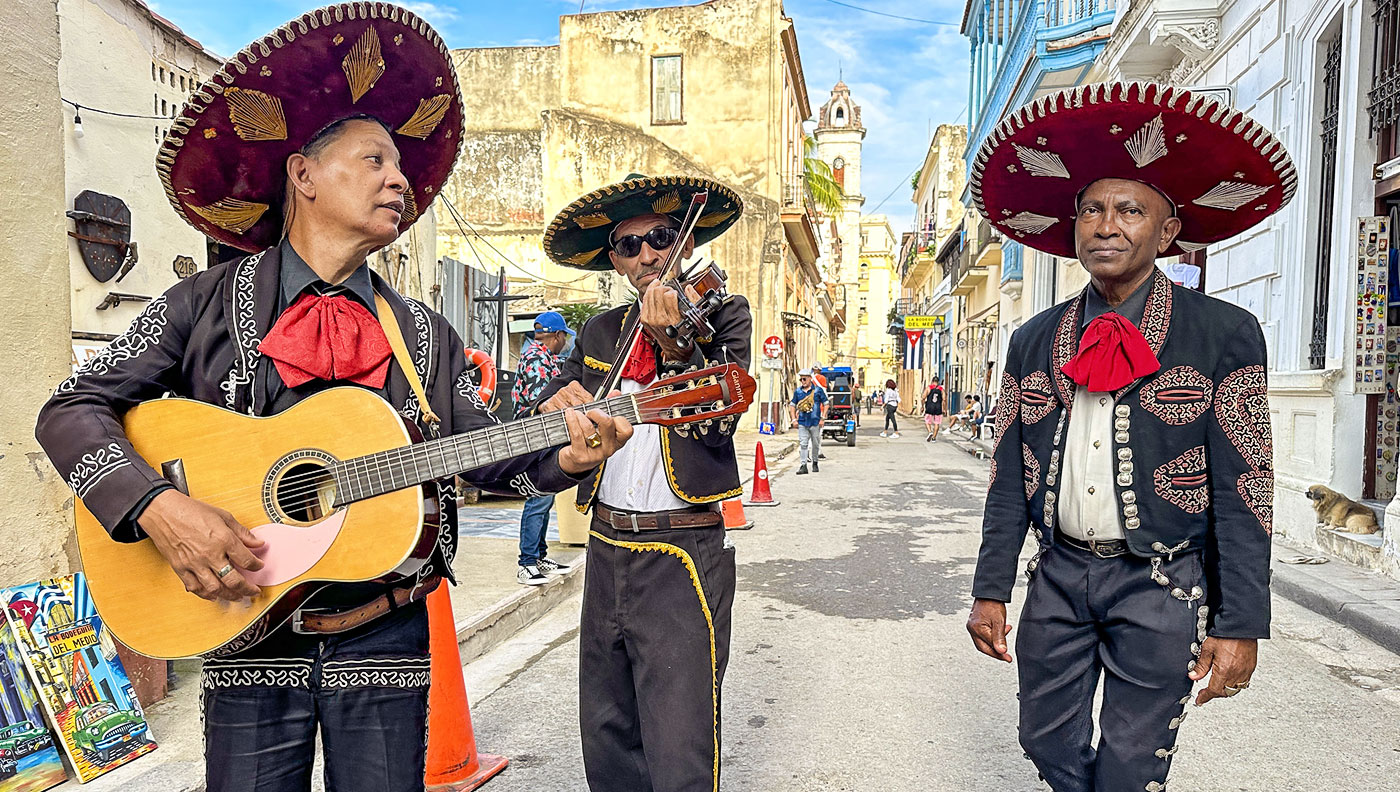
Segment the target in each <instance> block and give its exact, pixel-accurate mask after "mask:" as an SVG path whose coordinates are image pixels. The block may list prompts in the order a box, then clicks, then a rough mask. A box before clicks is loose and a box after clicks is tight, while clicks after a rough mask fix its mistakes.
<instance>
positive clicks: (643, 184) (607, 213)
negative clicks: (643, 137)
mask: <svg viewBox="0 0 1400 792" xmlns="http://www.w3.org/2000/svg"><path fill="white" fill-rule="evenodd" d="M704 190H708V191H709V192H710V198H709V201H708V202H707V203H706V204H705V211H704V212H703V213H702V214H701V215H700V219H699V220H698V221H696V224H695V244H697V245H703V244H705V243H706V242H709V241H710V240H712V239H714V238H715V237H717V236H719V235H720V234H723V233H724V232H725V230H726V229H728V228H729V227H730V226H732V225H734V223H735V221H737V220H738V219H739V215H740V214H742V213H743V211H744V202H743V201H742V200H740V198H739V195H738V194H737V193H735V192H734V191H733V190H731V189H729V188H728V187H726V186H724V185H723V184H720V183H719V182H717V181H714V180H712V179H706V178H703V177H700V176H643V175H641V174H639V173H633V174H631V175H629V176H628V177H627V178H626V179H624V180H623V181H621V182H618V183H617V184H609V185H608V186H606V187H600V188H598V189H596V190H594V191H593V192H591V193H588V194H587V195H585V196H583V197H582V198H579V199H578V200H576V201H574V202H573V203H571V204H569V205H568V206H566V207H564V210H563V211H561V212H560V213H559V214H558V215H557V216H555V218H554V221H553V222H551V223H550V224H549V227H548V228H546V229H545V231H544V252H545V255H547V256H549V257H550V259H552V260H553V261H555V262H557V263H559V264H562V265H564V266H566V267H573V268H575V269H584V270H610V269H612V261H611V260H609V259H608V238H609V235H611V234H612V232H613V229H614V228H616V227H617V224H618V223H621V222H622V221H624V220H627V219H628V218H632V217H638V216H641V215H647V214H663V215H669V216H671V217H674V218H675V219H676V220H677V221H678V222H679V221H680V220H681V219H682V218H684V217H685V212H686V209H687V208H688V207H689V206H690V199H691V196H693V195H695V194H696V193H698V192H701V191H704Z"/></svg>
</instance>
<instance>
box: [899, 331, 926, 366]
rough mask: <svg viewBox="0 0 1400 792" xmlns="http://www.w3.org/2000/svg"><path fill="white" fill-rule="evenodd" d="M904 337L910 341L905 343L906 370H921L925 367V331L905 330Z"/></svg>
mask: <svg viewBox="0 0 1400 792" xmlns="http://www.w3.org/2000/svg"><path fill="white" fill-rule="evenodd" d="M904 337H905V339H907V340H908V341H909V343H907V344H905V345H904V369H905V371H921V370H923V367H924V344H923V340H924V331H923V330H905V331H904Z"/></svg>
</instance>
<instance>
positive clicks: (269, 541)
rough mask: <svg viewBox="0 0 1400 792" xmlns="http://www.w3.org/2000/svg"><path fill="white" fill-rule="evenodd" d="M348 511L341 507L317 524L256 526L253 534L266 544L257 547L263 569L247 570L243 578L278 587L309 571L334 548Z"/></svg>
mask: <svg viewBox="0 0 1400 792" xmlns="http://www.w3.org/2000/svg"><path fill="white" fill-rule="evenodd" d="M346 513H347V510H345V509H341V510H340V511H337V512H336V513H335V514H332V515H331V516H329V517H327V518H326V519H324V520H322V521H321V522H318V523H316V524H314V525H285V524H283V523H268V524H267V525H259V526H258V527H256V528H253V529H252V534H253V535H254V536H256V537H258V538H259V539H261V540H263V542H265V543H266V544H264V545H263V546H262V547H259V548H257V549H255V550H253V555H255V556H257V557H258V558H260V559H262V562H263V568H262V569H259V570H258V571H256V572H243V577H245V578H247V580H248V581H249V582H250V583H252V584H253V585H256V586H275V585H277V584H278V583H286V582H287V581H288V580H292V579H294V578H296V577H297V576H298V575H301V574H303V573H305V572H306V570H308V569H310V568H311V567H313V566H315V565H316V562H317V561H320V560H321V557H322V556H324V555H325V554H326V551H327V550H329V549H331V545H332V544H333V543H334V542H335V537H336V536H338V535H339V534H340V526H341V525H342V524H343V523H344V522H345V515H346Z"/></svg>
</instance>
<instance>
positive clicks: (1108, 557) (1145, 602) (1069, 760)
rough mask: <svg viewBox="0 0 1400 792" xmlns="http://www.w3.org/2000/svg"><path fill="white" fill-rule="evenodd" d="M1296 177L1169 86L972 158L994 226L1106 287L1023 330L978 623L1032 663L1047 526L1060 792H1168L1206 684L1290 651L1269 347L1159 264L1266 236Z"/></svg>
mask: <svg viewBox="0 0 1400 792" xmlns="http://www.w3.org/2000/svg"><path fill="white" fill-rule="evenodd" d="M1295 183H1296V177H1295V174H1294V171H1293V165H1292V162H1291V160H1290V159H1289V157H1288V154H1287V152H1285V151H1284V149H1283V147H1282V145H1281V144H1280V143H1279V142H1278V141H1277V140H1276V139H1275V138H1274V137H1273V136H1272V135H1271V134H1269V132H1268V131H1267V130H1265V129H1263V128H1262V127H1260V126H1259V125H1258V124H1257V123H1255V122H1253V121H1251V120H1249V119H1248V118H1245V117H1243V116H1241V115H1240V114H1239V113H1238V112H1236V111H1234V110H1231V109H1229V108H1228V107H1224V106H1222V105H1220V104H1218V103H1217V102H1216V101H1215V100H1213V99H1209V98H1206V97H1202V96H1199V95H1194V94H1192V93H1190V92H1189V91H1184V90H1180V89H1175V88H1169V87H1166V86H1158V85H1151V84H1146V85H1144V84H1133V85H1125V84H1110V85H1095V86H1087V87H1081V88H1076V89H1074V90H1072V91H1067V92H1064V93H1061V94H1057V95H1054V96H1050V97H1047V98H1045V99H1042V100H1039V101H1037V102H1036V103H1035V104H1034V105H1032V106H1028V107H1025V108H1023V109H1021V110H1018V111H1016V112H1015V113H1012V114H1011V116H1010V117H1008V118H1007V119H1006V120H1005V121H1003V122H1002V124H1001V125H999V126H998V127H997V128H996V129H994V130H993V131H992V133H991V135H989V136H988V139H987V142H986V143H985V144H983V146H982V149H981V151H979V152H978V154H977V158H976V160H975V161H974V164H973V170H972V182H971V192H972V195H973V197H974V199H975V200H976V202H977V208H978V211H979V212H981V214H982V216H983V217H985V218H986V219H987V220H988V221H989V222H991V223H992V224H993V225H995V226H996V227H997V228H998V229H999V230H1001V231H1002V232H1003V233H1004V234H1006V235H1007V236H1008V237H1010V238H1012V239H1015V240H1017V241H1020V242H1022V243H1023V244H1026V245H1029V246H1031V247H1034V248H1037V249H1039V250H1043V251H1046V252H1049V253H1053V254H1056V255H1060V256H1074V257H1077V258H1078V259H1079V261H1080V263H1082V264H1083V265H1084V267H1085V269H1086V270H1088V272H1089V278H1090V285H1089V286H1088V287H1086V288H1085V289H1084V291H1083V292H1081V293H1080V294H1079V295H1078V296H1076V297H1074V298H1073V299H1072V300H1069V301H1068V302H1065V303H1063V304H1061V305H1058V306H1055V307H1054V308H1051V309H1049V310H1047V311H1045V312H1043V313H1041V314H1040V315H1038V316H1036V317H1035V318H1033V319H1031V320H1030V321H1029V322H1027V323H1026V324H1025V325H1024V326H1023V327H1022V328H1021V329H1019V330H1017V331H1016V333H1015V334H1014V335H1013V336H1012V339H1011V345H1010V349H1009V350H1008V352H1007V355H1006V370H1005V373H1004V374H1003V376H1002V382H1001V395H1000V398H999V400H998V402H997V403H998V404H999V405H1000V407H999V408H998V410H997V417H996V423H997V431H996V442H997V446H996V451H995V455H994V461H993V463H992V467H991V474H990V476H991V483H990V487H989V490H988V493H987V504H986V513H985V516H984V518H983V534H982V550H981V554H980V556H979V558H978V562H977V572H976V576H975V578H974V581H973V591H972V594H973V597H974V598H975V602H974V604H973V608H972V614H971V616H970V617H969V619H968V625H967V626H968V631H969V632H970V633H971V635H972V640H973V643H974V644H975V645H976V647H977V649H978V650H980V651H981V652H983V653H985V654H987V655H990V656H992V657H995V658H997V659H1000V660H1003V661H1006V662H1011V661H1012V655H1011V653H1010V651H1009V648H1008V636H1009V634H1010V633H1011V629H1012V627H1011V624H1010V623H1009V622H1008V621H1007V616H1006V604H1005V603H1007V602H1009V601H1010V599H1011V592H1012V588H1013V585H1014V583H1015V579H1016V576H1017V566H1018V557H1019V555H1020V553H1021V547H1022V543H1023V541H1024V539H1025V536H1026V531H1027V529H1028V528H1029V530H1030V531H1031V532H1032V533H1034V535H1035V539H1036V544H1037V549H1036V553H1035V555H1034V557H1033V558H1032V559H1031V560H1030V562H1029V564H1028V565H1027V567H1026V570H1025V571H1026V574H1027V575H1028V576H1029V577H1030V584H1029V588H1028V591H1027V593H1026V603H1025V607H1024V609H1023V610H1022V612H1021V619H1020V624H1019V631H1018V635H1019V638H1018V639H1017V641H1016V650H1017V653H1016V654H1017V660H1018V663H1017V666H1018V672H1019V680H1020V710H1021V722H1020V742H1021V745H1022V747H1023V748H1024V749H1025V752H1026V754H1027V755H1028V756H1029V757H1030V759H1031V761H1033V762H1034V763H1035V765H1036V767H1037V768H1038V769H1039V771H1040V773H1041V775H1042V777H1043V778H1044V779H1045V780H1046V781H1047V782H1048V783H1049V784H1050V787H1051V788H1052V789H1054V790H1055V792H1090V791H1091V790H1092V791H1093V792H1137V790H1145V792H1161V790H1164V789H1166V784H1167V771H1168V770H1169V768H1170V766H1171V761H1172V757H1173V755H1174V754H1175V753H1176V740H1177V733H1178V729H1179V727H1180V725H1181V723H1182V721H1183V720H1184V719H1185V718H1186V714H1187V712H1186V709H1185V707H1186V705H1187V704H1188V703H1190V702H1191V701H1192V700H1193V696H1192V689H1193V684H1194V683H1195V682H1199V681H1204V682H1205V683H1206V684H1205V687H1204V688H1203V689H1202V690H1201V691H1200V692H1199V694H1198V695H1196V696H1195V697H1194V701H1195V703H1196V704H1204V703H1206V702H1208V701H1211V700H1212V699H1215V698H1220V697H1228V696H1234V695H1236V694H1238V693H1240V692H1242V691H1244V690H1245V689H1247V688H1248V687H1249V685H1250V679H1251V676H1252V675H1253V673H1254V669H1255V662H1256V659H1257V649H1258V640H1259V639H1261V638H1267V637H1268V636H1269V534H1270V526H1271V519H1272V503H1273V465H1272V460H1271V455H1272V448H1271V444H1270V429H1269V409H1268V396H1267V385H1266V382H1265V360H1266V356H1265V349H1264V337H1263V334H1262V333H1261V332H1260V329H1259V322H1258V319H1257V318H1256V317H1255V316H1254V315H1253V314H1251V313H1250V312H1248V311H1246V310H1244V309H1242V308H1239V307H1236V306H1234V305H1231V304H1228V303H1225V302H1222V301H1220V300H1216V299H1213V298H1211V297H1207V296H1205V295H1203V294H1201V293H1199V292H1195V291H1190V290H1188V289H1184V288H1181V287H1179V286H1175V285H1173V284H1172V283H1171V281H1170V280H1168V278H1167V277H1166V275H1164V274H1163V273H1162V272H1161V271H1159V270H1158V268H1157V266H1156V259H1158V258H1159V257H1162V256H1174V255H1177V254H1180V253H1182V252H1183V251H1189V250H1199V249H1200V248H1202V247H1204V246H1206V245H1208V244H1210V243H1212V242H1217V241H1220V240H1222V239H1226V238H1228V237H1231V236H1234V235H1236V234H1239V233H1241V232H1243V231H1245V230H1246V229H1248V228H1249V227H1251V226H1253V225H1255V224H1256V223H1259V222H1260V221H1262V220H1264V219H1265V218H1267V217H1268V216H1269V215H1271V214H1273V213H1274V212H1276V211H1278V210H1279V209H1280V208H1281V207H1282V206H1283V205H1284V204H1285V203H1287V202H1288V200H1289V199H1290V198H1291V197H1292V195H1293V191H1294V187H1295ZM1101 680H1102V683H1103V704H1102V710H1101V713H1100V717H1099V729H1100V738H1099V741H1098V743H1097V745H1095V744H1094V743H1093V742H1092V737H1093V732H1094V723H1093V706H1094V694H1095V690H1096V689H1097V688H1098V686H1099V683H1100V681H1101Z"/></svg>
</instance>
